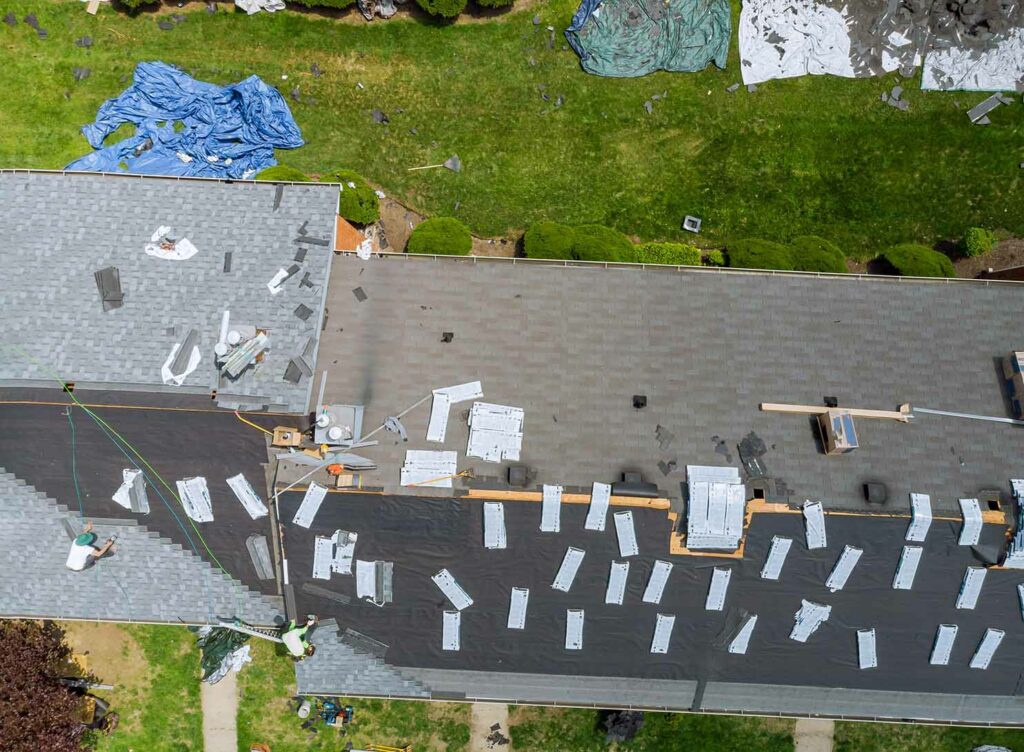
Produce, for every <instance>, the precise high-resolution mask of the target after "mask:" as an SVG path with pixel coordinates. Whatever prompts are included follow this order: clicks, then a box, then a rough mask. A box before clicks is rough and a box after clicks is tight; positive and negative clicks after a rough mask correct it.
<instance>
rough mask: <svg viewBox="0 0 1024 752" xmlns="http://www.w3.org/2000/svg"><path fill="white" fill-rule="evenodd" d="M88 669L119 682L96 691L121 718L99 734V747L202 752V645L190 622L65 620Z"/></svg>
mask: <svg viewBox="0 0 1024 752" xmlns="http://www.w3.org/2000/svg"><path fill="white" fill-rule="evenodd" d="M62 626H63V627H64V628H65V629H66V630H67V632H68V635H69V643H70V644H72V645H73V646H74V650H75V651H76V652H79V653H81V652H85V651H88V655H87V656H86V658H87V661H88V668H89V670H90V671H92V672H93V673H94V674H95V675H96V676H97V677H98V678H99V680H100V681H101V682H103V683H106V684H113V685H114V689H113V690H109V691H104V690H95V694H96V695H98V696H100V697H102V698H103V699H105V700H107V701H108V702H109V703H110V710H111V711H112V712H116V713H118V715H119V716H120V723H119V725H118V727H117V730H116V731H115V732H114V733H113V734H112V735H110V736H103V735H100V736H97V737H96V739H97V745H96V752H143V750H144V751H145V752H189V751H191V752H201V751H202V749H203V717H202V710H201V708H200V702H199V676H200V673H199V649H198V648H197V647H196V638H195V635H194V634H193V633H192V632H189V631H188V630H187V629H186V628H185V627H164V626H151V625H140V624H135V625H131V624H99V625H98V624H95V623H88V622H81V623H71V622H67V623H64V624H62Z"/></svg>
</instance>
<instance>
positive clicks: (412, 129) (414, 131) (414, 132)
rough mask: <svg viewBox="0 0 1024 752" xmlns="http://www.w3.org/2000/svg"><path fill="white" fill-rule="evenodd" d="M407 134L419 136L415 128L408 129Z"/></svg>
mask: <svg viewBox="0 0 1024 752" xmlns="http://www.w3.org/2000/svg"><path fill="white" fill-rule="evenodd" d="M409 133H411V134H412V135H414V136H418V135H420V132H419V131H418V130H416V129H415V128H410V129H409Z"/></svg>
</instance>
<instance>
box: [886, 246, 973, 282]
mask: <svg viewBox="0 0 1024 752" xmlns="http://www.w3.org/2000/svg"><path fill="white" fill-rule="evenodd" d="M882 258H883V259H885V260H886V261H888V262H889V263H890V264H892V266H893V268H895V269H896V271H897V272H898V273H899V274H902V275H903V276H905V277H955V276H956V272H955V271H954V270H953V262H952V261H950V260H949V257H948V256H946V255H945V254H942V253H939V252H938V251H933V250H932V249H931V248H929V247H927V246H924V245H915V244H914V243H904V244H903V245H894V246H893V247H892V248H890V249H888V250H887V251H885V252H884V253H882Z"/></svg>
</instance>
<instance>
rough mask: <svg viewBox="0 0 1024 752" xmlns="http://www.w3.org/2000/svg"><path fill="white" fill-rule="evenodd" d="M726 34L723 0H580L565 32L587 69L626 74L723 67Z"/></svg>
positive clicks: (726, 6) (600, 73)
mask: <svg viewBox="0 0 1024 752" xmlns="http://www.w3.org/2000/svg"><path fill="white" fill-rule="evenodd" d="M730 33H731V24H730V13H729V3H728V1H727V0H603V1H602V0H583V3H582V4H581V5H580V7H579V9H578V10H577V11H576V15H574V16H573V18H572V23H571V24H570V25H569V28H568V29H566V31H565V36H566V37H567V38H568V40H569V44H571V45H572V47H573V49H574V50H576V53H577V54H578V55H579V56H580V65H582V66H583V70H585V71H586V72H587V73H593V74H595V75H598V76H612V77H617V78H629V77H634V76H644V75H646V74H648V73H652V72H654V71H657V70H666V71H677V72H691V71H699V70H703V69H704V68H706V67H707V66H708V64H709V63H714V64H715V65H717V66H718V67H719V68H725V63H726V58H727V57H728V56H729V36H730Z"/></svg>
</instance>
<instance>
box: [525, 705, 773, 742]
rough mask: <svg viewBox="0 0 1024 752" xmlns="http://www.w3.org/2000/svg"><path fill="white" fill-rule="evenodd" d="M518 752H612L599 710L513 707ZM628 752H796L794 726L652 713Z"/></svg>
mask: <svg viewBox="0 0 1024 752" xmlns="http://www.w3.org/2000/svg"><path fill="white" fill-rule="evenodd" d="M510 710H511V714H510V716H509V725H510V726H511V729H512V730H511V734H510V736H511V738H512V743H513V745H514V746H515V749H516V752H549V750H555V749H557V750H559V751H560V752H591V750H593V751H594V752H597V751H598V750H606V749H608V745H607V744H606V743H605V734H604V730H603V729H602V728H599V727H598V723H599V716H598V713H597V711H594V710H572V709H558V708H529V707H513V708H511V709H510ZM617 749H618V750H621V751H622V752H626V750H629V751H630V752H677V751H678V752H684V750H685V751H686V752H690V750H700V752H792V750H793V722H792V721H782V720H774V719H762V718H736V717H732V716H714V715H707V716H704V715H689V714H684V713H647V714H646V715H645V716H644V725H643V728H641V729H640V732H639V733H638V734H637V735H636V737H635V738H634V739H633V740H632V741H630V742H628V743H625V744H620V745H618V747H617Z"/></svg>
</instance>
